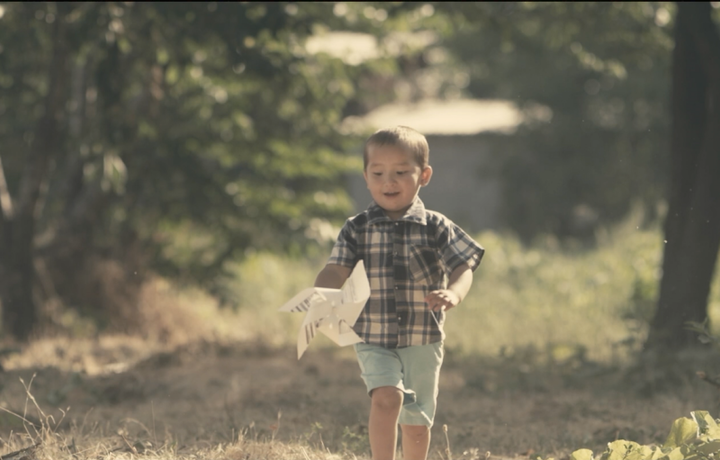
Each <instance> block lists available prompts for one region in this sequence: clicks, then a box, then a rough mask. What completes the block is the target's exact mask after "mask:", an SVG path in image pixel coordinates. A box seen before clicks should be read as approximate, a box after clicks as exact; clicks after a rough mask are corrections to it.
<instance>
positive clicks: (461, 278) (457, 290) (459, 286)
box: [425, 264, 473, 311]
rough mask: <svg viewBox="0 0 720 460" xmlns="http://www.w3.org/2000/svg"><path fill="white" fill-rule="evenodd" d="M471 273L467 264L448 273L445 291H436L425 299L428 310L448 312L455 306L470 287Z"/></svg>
mask: <svg viewBox="0 0 720 460" xmlns="http://www.w3.org/2000/svg"><path fill="white" fill-rule="evenodd" d="M472 282H473V272H472V270H471V269H470V266H469V265H468V264H462V265H459V266H458V267H457V268H455V270H453V271H452V273H450V277H449V279H448V287H447V289H438V290H436V291H432V292H430V293H429V294H428V295H427V297H425V302H426V303H427V304H428V308H430V309H431V310H432V311H440V310H442V309H445V310H450V309H451V308H453V307H455V306H457V304H459V303H460V302H462V300H463V299H464V298H465V296H466V295H467V293H468V291H469V290H470V286H472Z"/></svg>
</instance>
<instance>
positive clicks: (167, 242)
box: [0, 2, 362, 339]
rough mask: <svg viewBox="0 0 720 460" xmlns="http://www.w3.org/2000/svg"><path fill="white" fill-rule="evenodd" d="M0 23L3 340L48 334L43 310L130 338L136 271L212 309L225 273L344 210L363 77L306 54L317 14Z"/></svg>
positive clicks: (322, 17) (145, 11) (209, 7)
mask: <svg viewBox="0 0 720 460" xmlns="http://www.w3.org/2000/svg"><path fill="white" fill-rule="evenodd" d="M0 8H1V11H2V14H0V114H2V118H3V123H2V124H1V125H0V145H2V150H1V151H0V162H1V164H2V169H0V172H1V173H2V174H0V203H2V207H1V208H0V210H1V211H2V212H0V303H2V312H3V313H2V315H3V316H2V320H3V321H2V327H3V330H4V332H5V333H6V334H8V335H12V336H15V337H17V338H18V339H26V338H28V337H29V336H30V334H31V332H32V330H33V328H35V327H36V326H37V325H38V323H39V322H43V321H44V322H52V321H54V319H55V318H54V317H53V314H54V312H53V311H48V310H47V305H48V302H47V300H48V299H52V300H55V301H57V302H55V303H58V302H59V303H61V304H62V305H64V306H65V307H68V308H75V309H77V310H78V311H80V312H81V313H82V314H86V315H90V316H91V317H93V318H94V319H96V320H98V321H100V323H101V325H102V324H105V325H108V324H110V323H111V322H115V323H116V325H119V327H124V326H128V325H129V326H130V327H132V325H133V324H132V321H133V318H134V316H135V315H134V310H133V308H134V305H136V304H137V302H136V298H135V296H136V294H137V290H138V286H139V284H140V283H141V282H142V280H143V279H145V277H146V275H147V274H148V273H149V272H150V271H155V272H159V273H161V274H163V275H166V276H170V277H173V278H174V279H177V280H180V281H181V282H191V283H194V284H197V285H200V286H202V287H204V288H207V289H209V290H211V291H212V292H214V293H216V294H218V295H219V296H222V295H223V292H222V291H221V289H222V286H223V284H222V282H221V279H222V276H223V273H224V272H225V269H226V264H227V262H228V261H229V260H233V259H237V258H240V257H242V255H243V254H244V252H245V251H246V250H248V249H251V248H252V249H265V248H273V249H278V250H286V251H295V252H299V251H302V250H303V248H305V247H306V246H307V245H308V244H310V243H311V242H312V239H310V238H308V237H306V236H305V235H306V233H307V232H308V231H310V230H312V228H311V226H312V223H313V222H314V220H313V219H311V217H315V218H318V219H328V218H332V217H337V216H340V215H344V214H345V212H346V211H347V209H348V208H349V202H348V199H347V197H346V195H345V193H344V191H343V188H342V178H343V174H344V173H345V172H347V171H349V170H351V169H353V168H355V167H356V166H357V164H358V163H357V161H356V160H353V159H351V158H349V157H348V156H346V155H344V154H343V153H344V152H346V151H348V150H349V148H348V145H349V143H351V142H353V139H352V138H350V137H348V136H346V135H343V134H341V133H340V132H338V130H337V129H336V127H337V126H338V121H339V119H340V116H341V113H342V111H343V110H344V107H345V104H346V101H347V99H348V98H349V96H350V95H352V94H353V92H354V91H355V87H354V85H353V83H352V82H353V81H354V75H355V74H356V73H358V72H361V71H362V67H361V66H357V67H352V66H347V65H344V64H343V63H342V61H340V60H339V59H333V58H330V57H328V56H324V55H319V56H313V55H309V54H308V53H307V52H306V51H305V49H304V47H303V41H304V40H305V38H306V37H307V36H308V35H309V34H311V33H312V31H313V29H314V27H315V25H316V24H318V23H323V24H329V25H331V26H332V25H333V24H338V23H339V22H341V19H339V18H337V17H336V16H335V15H334V14H333V12H332V5H331V4H296V3H272V2H268V3H222V2H219V3H215V2H210V3H182V2H175V3H162V2H160V3H115V2H106V3H53V2H49V3H2V4H0ZM230 300H232V299H230ZM138 320H140V321H141V318H136V319H135V320H134V321H138Z"/></svg>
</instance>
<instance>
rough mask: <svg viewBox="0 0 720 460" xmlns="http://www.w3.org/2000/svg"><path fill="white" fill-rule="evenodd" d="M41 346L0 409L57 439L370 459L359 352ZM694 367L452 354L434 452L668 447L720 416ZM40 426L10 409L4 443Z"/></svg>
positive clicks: (476, 454)
mask: <svg viewBox="0 0 720 460" xmlns="http://www.w3.org/2000/svg"><path fill="white" fill-rule="evenodd" d="M38 346H39V345H38ZM43 347H44V349H43V352H42V353H37V350H36V354H39V355H42V356H44V358H43V359H36V360H35V362H34V363H33V364H32V365H30V364H28V363H25V362H24V361H23V360H22V359H20V358H17V357H16V358H13V356H12V352H8V354H7V356H6V357H5V361H4V362H3V366H4V368H5V370H4V371H3V372H2V373H0V386H1V390H0V405H1V406H2V407H4V408H5V409H6V410H9V411H12V412H14V413H17V414H25V418H26V419H27V420H29V421H30V422H34V423H36V424H38V425H40V424H41V421H42V419H43V415H42V414H40V413H39V412H38V411H37V409H36V404H37V407H39V408H40V409H41V410H42V411H43V413H44V415H45V416H46V421H47V420H50V422H47V423H52V424H54V425H53V426H54V428H53V429H54V430H55V431H56V432H58V433H62V432H63V430H69V429H70V428H72V427H75V429H78V427H80V428H81V429H84V430H86V431H93V432H95V433H98V434H102V435H105V436H109V437H115V438H116V439H117V442H125V441H128V442H131V443H137V442H140V443H149V444H152V445H161V444H166V443H169V442H174V443H177V447H178V449H179V450H182V449H192V448H195V447H197V446H210V445H213V444H216V443H228V442H232V441H233V440H234V439H237V437H238V435H239V434H240V433H244V435H245V437H246V438H247V437H250V438H253V439H258V440H271V439H274V440H277V441H287V442H294V441H301V442H304V443H308V444H310V445H313V446H325V447H326V448H327V449H329V450H330V451H332V452H340V453H342V452H353V453H355V454H357V455H358V456H360V455H362V454H364V453H365V452H367V448H368V443H367V415H368V408H369V398H368V396H367V395H366V393H365V389H364V385H363V383H362V381H361V379H360V377H359V370H358V366H357V364H356V362H355V361H354V359H353V356H352V353H351V350H350V349H347V348H345V349H340V348H330V347H321V346H315V344H313V346H311V348H310V349H309V350H308V351H307V352H306V354H305V355H304V356H303V357H302V359H301V360H300V361H298V360H297V358H296V352H295V350H294V349H292V348H289V347H277V348H275V347H269V346H262V345H258V344H254V343H243V342H234V343H221V342H218V341H208V340H201V341H198V342H195V343H190V344H184V345H181V346H178V347H176V348H174V349H169V350H165V351H159V352H152V353H148V351H147V350H146V349H144V348H143V345H142V342H132V341H121V340H117V341H116V342H112V341H105V342H101V341H97V342H95V344H94V345H92V344H91V348H90V351H88V350H85V351H82V350H74V349H73V346H72V345H71V343H70V342H66V341H55V342H53V341H48V342H47V343H46V344H45V345H43ZM53 354H54V355H53ZM16 355H17V356H22V353H16ZM53 356H54V357H53ZM53 363H55V364H53ZM699 365H701V364H699ZM691 367H692V366H691ZM691 367H687V366H686V367H683V368H682V369H683V370H679V368H676V370H675V371H671V372H670V373H666V374H662V375H660V374H658V375H648V374H649V373H652V372H654V371H653V370H652V369H651V368H646V369H644V370H642V369H640V370H636V371H635V372H634V373H628V372H627V370H624V371H622V372H621V371H619V370H618V369H616V368H611V367H608V366H600V365H597V364H593V363H586V362H581V361H577V360H576V361H575V362H572V360H569V361H566V362H553V363H549V364H548V363H547V362H546V363H544V364H542V365H539V364H537V363H535V364H533V363H530V364H528V361H527V360H525V361H524V362H523V360H519V359H518V358H517V356H515V357H514V358H512V357H511V358H507V357H506V358H502V359H501V358H495V359H488V358H478V357H466V356H456V355H455V354H454V353H452V350H450V351H449V353H448V356H447V358H446V363H445V366H444V368H443V372H442V376H441V385H440V397H439V408H438V415H437V419H436V425H435V427H434V428H433V441H432V446H431V451H432V453H431V458H448V457H449V456H452V458H484V456H485V455H486V452H490V453H491V455H492V456H503V457H515V456H531V457H535V456H542V457H543V458H547V457H550V456H553V457H556V458H562V457H565V456H567V455H568V454H569V453H570V452H571V451H572V450H575V449H579V448H590V449H592V450H594V451H595V452H601V451H602V450H603V449H604V446H605V445H606V444H607V443H608V442H609V441H613V440H615V439H618V438H624V439H629V440H633V441H637V442H640V443H643V444H649V443H662V442H663V440H664V438H665V436H666V435H667V433H668V431H669V429H670V426H671V424H672V422H673V420H675V419H676V418H679V417H687V416H689V414H690V411H692V410H709V411H710V412H711V414H712V415H714V416H717V414H716V411H717V402H718V400H717V396H718V395H717V394H716V392H717V389H716V388H714V387H712V386H711V385H708V384H707V383H706V382H702V381H700V379H697V378H693V375H691V372H690V371H689V369H690V370H691ZM698 370H701V369H698ZM671 381H672V382H671ZM23 382H24V383H23ZM663 382H665V383H668V382H669V383H668V384H667V385H665V384H663ZM28 386H29V392H27V391H26V389H25V387H28ZM28 395H32V397H34V398H35V400H36V403H35V402H33V401H32V399H30V398H29V396H28ZM63 412H64V414H65V415H64V419H63ZM47 416H52V418H51V419H47ZM61 419H62V421H60V420H61ZM445 428H446V429H447V432H445V431H444V429H445ZM32 430H33V428H32V427H29V426H28V425H26V426H25V427H24V426H23V423H22V421H21V420H20V419H18V418H17V417H15V416H12V415H10V414H8V413H7V412H5V413H0V436H2V439H3V440H7V439H8V437H9V435H10V433H11V432H15V433H17V432H25V431H31V432H32ZM123 438H124V439H123ZM0 447H3V446H0ZM3 448H4V447H3ZM8 448H9V447H8ZM448 449H449V455H448ZM6 451H7V449H5V450H0V454H2V453H5V452H6Z"/></svg>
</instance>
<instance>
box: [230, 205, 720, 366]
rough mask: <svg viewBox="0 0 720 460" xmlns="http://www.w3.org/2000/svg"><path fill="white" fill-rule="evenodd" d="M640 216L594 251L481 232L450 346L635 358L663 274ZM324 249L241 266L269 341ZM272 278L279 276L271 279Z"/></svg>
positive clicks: (537, 356) (545, 358)
mask: <svg viewBox="0 0 720 460" xmlns="http://www.w3.org/2000/svg"><path fill="white" fill-rule="evenodd" d="M641 221H642V216H641V215H638V214H635V215H634V217H631V218H628V219H627V220H626V221H625V222H623V224H621V225H619V226H617V227H615V228H613V229H612V230H610V231H608V232H607V233H605V234H604V236H602V237H601V238H600V239H599V242H598V245H597V247H595V248H592V249H588V248H584V247H582V246H578V247H575V248H573V247H569V246H564V245H561V244H559V243H558V241H557V239H556V238H554V237H552V236H546V238H538V239H537V240H536V241H535V242H533V243H531V244H530V245H529V246H526V245H524V244H522V242H521V241H520V240H519V239H518V238H516V237H514V236H512V235H510V234H503V233H498V232H483V233H481V234H478V235H476V236H475V238H476V239H477V241H478V242H480V243H481V244H482V245H484V246H485V247H486V248H488V252H487V253H486V255H485V258H484V260H483V263H482V264H481V265H480V267H479V268H478V270H477V271H476V272H475V280H474V282H473V287H472V289H471V291H470V293H469V294H468V296H467V298H466V300H465V301H463V303H462V304H461V305H460V306H459V307H458V308H457V309H455V310H453V311H451V312H450V313H449V315H448V319H447V322H446V324H445V330H446V332H447V335H448V338H447V342H446V344H447V346H448V348H451V349H453V351H454V352H456V353H458V354H461V355H480V356H498V355H500V354H501V353H504V356H506V357H512V356H519V355H521V354H523V353H528V354H532V356H534V358H532V360H530V361H527V362H526V361H523V364H528V363H529V364H531V365H533V366H535V365H537V366H544V365H552V363H553V362H554V363H563V362H566V361H568V360H571V359H572V358H573V356H575V357H579V356H580V355H579V354H578V353H581V350H584V351H583V352H582V353H583V354H582V359H585V360H588V361H599V362H604V363H615V364H624V363H627V360H628V358H632V357H634V356H636V353H637V352H638V351H639V349H640V346H641V344H642V343H643V341H644V339H645V336H646V334H647V328H648V321H649V319H650V314H649V309H650V306H651V304H652V300H653V299H654V298H655V297H656V295H657V291H656V286H657V280H658V279H659V277H660V270H659V267H660V261H661V254H662V246H663V241H662V234H661V231H660V229H659V228H657V227H655V228H651V229H643V228H642V227H641V225H640V222H641ZM325 257H326V254H325V253H323V255H321V256H318V257H317V258H310V259H296V258H288V257H284V256H280V255H272V254H267V253H257V254H253V255H252V256H250V257H249V258H248V259H247V260H245V261H244V262H242V263H240V264H237V265H236V266H234V268H233V269H234V270H236V273H237V278H236V281H234V282H233V283H231V284H230V285H228V286H227V288H228V289H231V290H233V291H234V292H235V293H236V294H234V295H236V296H237V297H240V298H242V299H243V302H242V303H241V305H240V308H239V315H240V317H241V318H242V322H243V323H244V324H252V325H254V326H253V327H252V328H251V329H252V330H256V331H258V332H260V331H264V332H263V333H262V334H261V335H260V337H262V338H263V340H267V341H268V342H270V343H278V341H281V342H283V343H286V344H292V343H294V340H295V337H296V332H297V329H296V328H297V327H299V324H298V321H299V319H298V318H295V317H293V315H278V314H277V313H276V308H279V307H280V305H282V304H283V303H284V302H285V301H287V299H289V298H291V297H292V296H293V295H295V294H296V293H297V292H298V291H300V290H301V289H303V288H304V287H306V286H308V285H310V284H311V283H312V281H313V280H314V277H315V275H316V274H317V272H318V270H319V269H320V268H321V267H322V265H323V263H324V261H325ZM270 274H272V275H270ZM268 276H272V278H273V280H274V281H273V283H264V282H263V280H264V279H266V278H267V277H268ZM714 286H715V288H714V290H713V293H712V295H711V297H710V305H711V308H710V310H709V313H710V316H711V319H713V320H715V319H717V318H718V315H720V309H718V306H720V289H718V287H720V275H718V276H716V277H715V280H714ZM321 343H324V344H325V345H328V346H333V345H332V343H331V342H329V341H328V342H325V341H323V340H322V337H320V342H318V344H317V345H315V342H313V346H321V345H320V344H321ZM528 359H529V358H528Z"/></svg>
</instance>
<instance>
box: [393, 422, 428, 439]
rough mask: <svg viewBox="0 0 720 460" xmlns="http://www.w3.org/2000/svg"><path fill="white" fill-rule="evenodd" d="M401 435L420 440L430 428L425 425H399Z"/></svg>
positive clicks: (425, 436) (424, 437)
mask: <svg viewBox="0 0 720 460" xmlns="http://www.w3.org/2000/svg"><path fill="white" fill-rule="evenodd" d="M400 429H401V430H402V434H403V437H404V438H406V439H411V440H413V441H416V442H420V441H422V440H424V439H426V438H427V436H428V435H429V434H430V428H429V427H427V426H425V425H400Z"/></svg>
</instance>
